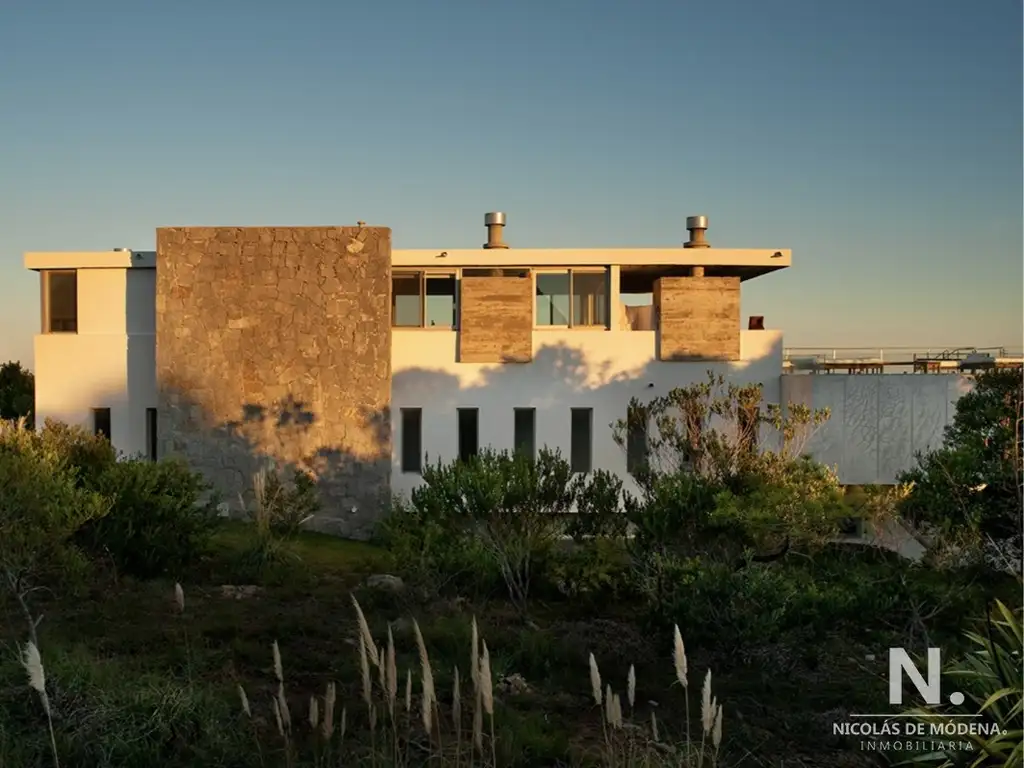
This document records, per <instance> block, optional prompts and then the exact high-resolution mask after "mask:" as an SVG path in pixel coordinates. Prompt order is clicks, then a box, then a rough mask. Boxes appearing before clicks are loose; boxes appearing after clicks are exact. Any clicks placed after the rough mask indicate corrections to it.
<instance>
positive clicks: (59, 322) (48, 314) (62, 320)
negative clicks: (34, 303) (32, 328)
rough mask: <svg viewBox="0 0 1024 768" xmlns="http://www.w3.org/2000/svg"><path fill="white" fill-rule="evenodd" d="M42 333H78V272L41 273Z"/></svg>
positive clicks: (50, 271) (53, 271)
mask: <svg viewBox="0 0 1024 768" xmlns="http://www.w3.org/2000/svg"><path fill="white" fill-rule="evenodd" d="M41 277H42V285H43V293H42V302H41V303H42V308H43V333H78V272H77V271H75V270H73V269H71V270H59V271H57V270H47V271H45V272H43V273H42V275H41Z"/></svg>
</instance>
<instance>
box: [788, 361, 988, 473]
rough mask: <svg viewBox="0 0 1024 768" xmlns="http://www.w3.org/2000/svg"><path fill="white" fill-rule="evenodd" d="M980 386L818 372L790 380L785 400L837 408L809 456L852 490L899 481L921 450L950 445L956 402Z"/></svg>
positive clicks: (956, 379)
mask: <svg viewBox="0 0 1024 768" xmlns="http://www.w3.org/2000/svg"><path fill="white" fill-rule="evenodd" d="M971 382H972V380H971V378H970V377H967V376H959V375H938V374H934V375H914V374H905V375H899V374H879V375H863V374H853V375H850V374H817V375H786V376H783V377H782V393H783V395H782V396H783V399H784V400H785V401H786V402H787V403H802V404H804V405H808V406H810V407H812V408H830V409H831V411H832V417H831V418H830V419H829V421H828V422H826V423H825V424H824V425H823V426H822V427H821V428H820V429H818V430H817V431H816V432H815V433H814V434H813V435H811V437H810V438H809V440H808V442H807V444H806V450H807V452H808V453H810V454H811V455H812V456H814V458H815V459H817V460H818V461H820V462H822V463H824V464H829V465H832V466H835V467H837V468H838V471H839V479H840V481H842V482H843V483H848V484H851V485H861V484H874V483H882V484H888V483H894V482H896V477H897V475H898V474H899V473H900V472H901V471H903V470H906V469H910V468H911V467H913V466H914V455H915V453H916V452H918V451H921V452H925V451H929V450H933V449H935V448H938V447H939V446H941V445H942V433H943V429H944V428H945V427H946V425H947V424H948V423H949V422H950V421H951V420H952V418H953V414H954V413H955V409H956V405H955V404H956V401H957V400H958V399H959V398H960V396H961V395H962V394H964V393H965V392H968V391H970V388H971V386H972V384H971Z"/></svg>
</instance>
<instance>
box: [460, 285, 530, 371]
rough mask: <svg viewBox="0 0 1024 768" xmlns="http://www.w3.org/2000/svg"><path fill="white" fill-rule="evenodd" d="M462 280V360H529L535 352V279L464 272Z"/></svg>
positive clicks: (515, 361)
mask: <svg viewBox="0 0 1024 768" xmlns="http://www.w3.org/2000/svg"><path fill="white" fill-rule="evenodd" d="M459 283H460V291H461V296H460V316H459V326H460V330H461V332H460V333H459V360H460V361H461V362H465V363H502V362H505V363H528V362H530V355H531V354H532V352H533V350H532V335H533V279H532V277H531V276H530V274H529V273H525V274H524V275H523V276H513V275H505V276H501V277H499V276H475V277H474V276H470V275H465V274H464V275H463V276H462V279H461V280H460V281H459Z"/></svg>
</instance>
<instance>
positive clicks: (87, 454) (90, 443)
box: [39, 419, 117, 486]
mask: <svg viewBox="0 0 1024 768" xmlns="http://www.w3.org/2000/svg"><path fill="white" fill-rule="evenodd" d="M39 440H40V441H41V442H42V445H43V448H44V449H45V450H47V451H52V452H53V453H55V454H56V455H57V456H60V457H61V459H62V461H63V462H64V463H65V465H66V466H68V467H69V468H71V469H73V470H74V472H75V476H76V478H77V481H78V482H79V484H81V485H85V486H90V485H91V484H92V483H93V481H94V480H95V479H96V478H97V477H99V475H101V474H102V473H103V472H104V471H105V470H106V469H108V468H109V467H111V466H113V465H114V464H116V463H117V451H116V450H114V446H113V445H111V443H110V441H109V440H108V439H107V438H105V437H103V436H102V435H93V434H90V433H89V432H87V431H86V430H85V429H83V428H82V427H78V426H70V425H68V424H64V423H63V422H60V421H54V420H53V419H47V420H46V421H45V423H44V424H43V428H42V430H40V432H39Z"/></svg>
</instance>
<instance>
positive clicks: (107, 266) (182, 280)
mask: <svg viewBox="0 0 1024 768" xmlns="http://www.w3.org/2000/svg"><path fill="white" fill-rule="evenodd" d="M505 223H506V219H505V215H504V214H502V213H489V214H487V215H486V216H485V224H486V228H487V242H486V243H485V244H484V245H483V247H481V248H479V249H473V250H447V251H446V250H440V249H432V250H395V251H392V249H391V232H390V230H389V229H387V228H382V227H368V226H365V225H363V224H362V223H360V224H359V225H358V226H355V227H183V228H176V227H172V228H162V229H158V230H157V250H156V251H155V252H151V251H150V252H146V251H131V250H127V249H117V250H114V251H106V252H99V253H95V252H94V253H28V254H26V255H25V266H26V267H27V268H29V269H32V270H36V271H38V272H39V274H40V284H41V290H42V294H41V296H42V301H41V305H42V328H41V333H40V334H39V335H37V336H36V339H35V374H36V382H37V384H36V386H37V389H36V411H37V418H38V421H39V422H40V423H41V422H42V420H43V419H45V418H56V419H60V420H62V421H66V422H69V423H74V424H81V425H84V426H87V427H88V428H90V429H95V430H97V431H102V432H103V433H105V434H107V435H108V436H109V437H110V438H111V440H112V441H113V443H114V445H115V446H116V447H117V448H119V449H120V450H122V451H124V452H126V453H132V454H143V455H147V456H151V457H158V456H165V455H179V456H182V457H184V458H186V459H187V460H188V461H189V462H190V463H191V464H192V465H193V466H195V467H196V468H197V469H199V470H201V471H202V472H203V473H204V474H206V475H207V477H208V478H209V479H210V480H212V481H213V482H214V483H215V484H216V485H217V486H218V487H219V488H220V489H221V490H222V491H223V492H224V493H225V494H226V498H228V499H233V498H236V497H237V495H238V493H240V492H242V491H244V490H245V489H246V488H247V487H248V486H249V483H250V477H251V474H252V473H253V472H254V471H255V470H256V469H257V468H258V467H259V466H260V464H261V463H264V462H266V461H267V460H268V459H273V460H274V461H276V462H277V463H278V464H279V465H282V466H292V467H301V468H304V469H308V470H311V471H313V472H314V473H316V474H317V476H318V477H319V480H320V487H321V489H322V492H323V494H324V496H325V502H326V503H325V510H326V511H327V512H328V514H327V515H326V521H325V522H324V523H322V527H325V528H327V529H331V530H337V531H340V532H343V533H349V534H359V533H362V532H365V530H366V529H367V528H368V526H369V525H371V524H372V522H373V520H374V519H375V517H376V515H377V514H378V511H379V510H380V508H381V506H380V505H381V501H382V499H384V498H386V497H387V495H388V494H389V493H391V492H407V491H409V490H410V489H411V488H413V487H415V485H416V484H417V483H419V482H421V478H420V470H421V468H422V466H423V463H424V461H425V460H427V459H429V460H431V461H433V460H434V459H436V458H444V459H451V458H454V457H456V456H466V455H469V454H472V453H473V452H475V451H477V450H478V449H479V447H481V446H484V445H490V446H494V447H496V448H512V447H521V448H524V449H526V450H537V449H538V448H539V447H541V446H545V445H546V446H549V447H552V448H554V447H557V448H559V449H561V451H562V452H563V454H564V455H566V456H567V457H569V459H570V461H571V463H572V465H573V467H574V469H576V470H577V471H580V472H586V471H590V470H591V469H594V468H598V467H600V468H604V469H608V470H611V471H613V472H615V473H617V474H618V475H620V476H621V477H628V470H629V466H628V465H629V461H630V457H629V456H627V452H624V451H623V450H622V449H621V448H620V447H619V446H618V445H616V444H615V442H614V441H613V438H612V430H611V429H610V424H611V423H613V422H615V421H616V420H618V419H620V418H622V417H623V416H624V415H625V411H626V406H627V404H628V402H629V401H630V399H631V398H633V397H638V398H641V399H643V398H647V397H652V396H654V395H658V394H664V393H665V392H667V391H668V390H670V389H672V388H673V387H677V386H681V385H685V384H688V383H692V382H694V381H698V380H702V379H704V378H706V376H707V371H709V370H712V371H716V372H721V373H723V374H725V375H727V376H728V377H729V378H730V379H731V380H733V381H736V382H738V383H760V384H762V386H763V388H764V396H765V400H766V401H767V402H782V401H784V400H788V401H792V400H799V401H800V402H806V403H809V404H811V405H813V406H816V407H817V406H821V405H828V406H830V407H832V408H833V411H834V412H835V411H836V410H838V411H839V420H838V422H837V423H834V424H833V423H830V425H829V427H828V428H827V429H826V430H824V432H823V434H822V435H818V436H816V437H815V440H816V441H818V442H819V447H818V449H817V450H815V451H814V452H815V453H816V455H817V454H818V453H820V454H821V456H820V457H819V458H822V460H825V461H830V462H831V463H835V464H837V465H838V467H839V471H840V477H841V479H843V480H844V481H846V482H851V483H864V482H892V477H893V476H894V474H895V472H896V471H898V470H899V469H902V468H903V466H905V465H906V464H907V463H908V462H909V461H910V460H912V456H913V450H916V449H921V448H926V447H929V446H934V445H937V443H938V440H939V439H941V428H942V427H943V426H944V425H945V423H946V422H947V420H948V417H949V414H950V413H951V411H952V407H951V406H950V403H951V402H952V401H953V400H955V399H956V397H957V396H958V394H959V392H961V391H963V389H964V387H966V386H967V384H966V383H965V382H964V381H963V380H961V378H960V377H958V376H922V377H918V376H910V377H892V376H821V377H800V376H796V375H784V374H783V346H782V333H781V332H780V331H777V330H764V329H763V322H761V319H760V318H751V319H750V322H749V324H748V323H744V322H743V319H742V318H741V316H740V292H741V289H742V288H741V287H742V284H743V282H745V281H747V280H751V279H755V278H759V277H761V276H763V275H766V274H768V273H770V272H775V271H778V270H781V269H784V268H786V267H789V266H790V265H791V254H790V251H788V250H785V249H777V248H766V249H722V248H713V247H711V246H710V244H709V243H708V241H707V240H706V235H705V232H706V229H707V224H708V222H707V219H706V217H703V216H694V217H690V218H688V219H687V229H688V230H689V239H688V241H687V242H685V243H684V244H681V245H679V246H677V247H670V248H623V249H600V248H597V249H594V248H581V249H522V248H515V247H510V246H509V244H508V243H506V242H505V239H504V237H503V230H504V227H505ZM748 325H749V328H748V327H747V326H748ZM899 378H904V379H907V380H923V379H928V380H929V381H931V382H933V383H932V384H930V385H928V386H927V387H925V388H924V389H922V387H921V385H918V384H911V385H910V389H907V388H906V386H904V390H903V391H897V390H893V392H889V391H888V390H885V392H886V393H887V394H884V395H883V394H880V393H881V392H883V389H884V388H885V387H890V388H891V386H892V385H891V384H887V383H885V381H884V380H885V379H890V380H892V379H899ZM826 379H828V380H831V383H829V384H827V385H820V384H818V383H817V382H816V381H813V380H818V381H823V380H826ZM806 381H810V382H811V383H805V382H806ZM928 387H930V389H929V388H928ZM918 390H921V391H920V392H918ZM925 390H927V391H925ZM901 392H902V393H901ZM915 393H916V394H915ZM890 395H891V397H890ZM893 398H895V399H893ZM890 401H891V402H890ZM857 408H863V409H867V410H864V412H863V413H861V412H859V411H857V412H855V410H856V409H857ZM915 409H916V410H917V411H921V412H922V413H924V412H927V413H926V414H925V415H924V416H922V415H921V413H918V414H917V418H918V424H925V423H927V429H925V430H924V431H921V430H918V432H915V431H914V428H913V425H912V418H913V412H914V411H915ZM868 411H871V412H870V413H868ZM865 417H866V418H865ZM887 418H888V419H889V420H890V421H892V419H894V418H895V419H896V422H893V423H890V424H888V425H887V424H886V422H885V420H886V419H887ZM900 419H902V421H900ZM922 419H923V420H922ZM834 421H835V419H834ZM847 424H849V425H850V426H849V429H847V428H846V426H844V425H847ZM865 425H866V426H865ZM858 430H859V431H858ZM886 430H889V431H891V432H892V439H891V440H890V439H889V438H887V437H886V435H888V434H889V432H887V431H886ZM880 435H881V436H880ZM852 450H855V453H852V452H851V451H852ZM844 472H845V473H846V474H847V475H848V477H843V473H844Z"/></svg>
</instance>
